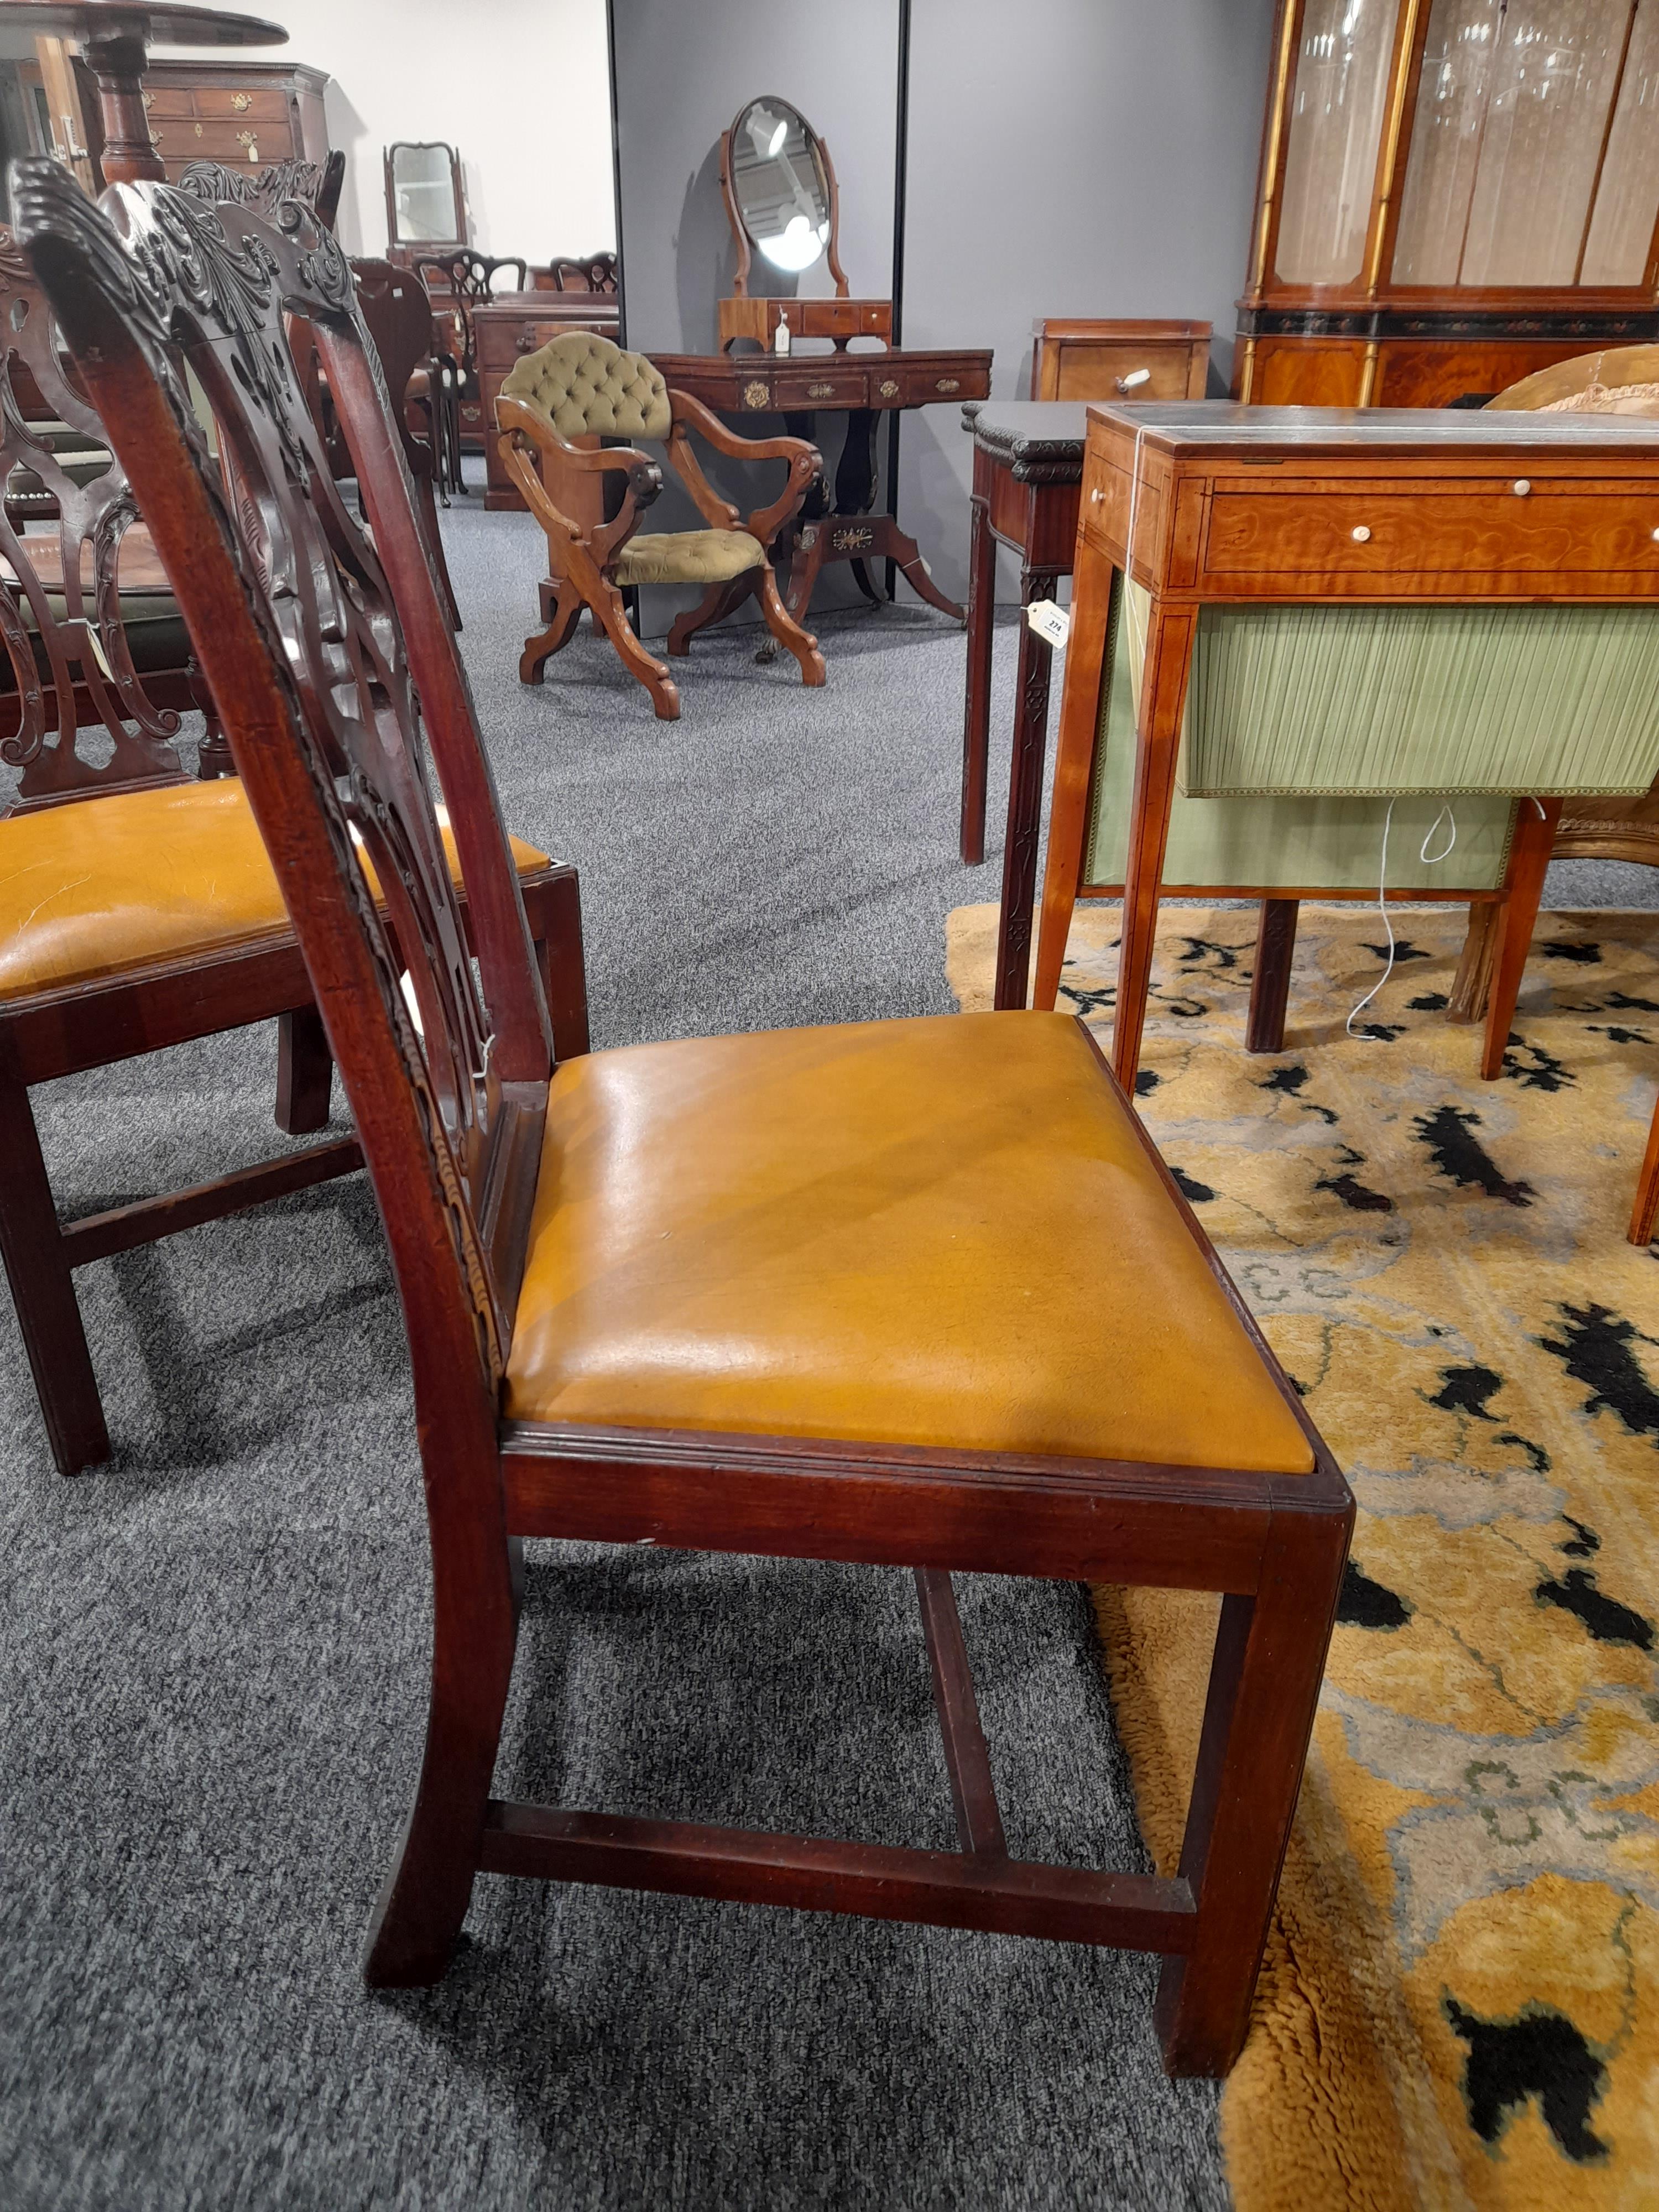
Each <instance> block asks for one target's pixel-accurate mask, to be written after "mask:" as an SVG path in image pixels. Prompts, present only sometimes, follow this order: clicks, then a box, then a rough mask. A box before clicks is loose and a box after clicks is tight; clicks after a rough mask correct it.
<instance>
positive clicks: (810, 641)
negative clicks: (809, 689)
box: [750, 562, 825, 684]
mask: <svg viewBox="0 0 1659 2212" xmlns="http://www.w3.org/2000/svg"><path fill="white" fill-rule="evenodd" d="M750 574H751V575H752V576H753V577H754V579H755V596H756V598H757V599H759V601H760V605H761V612H762V614H763V615H764V616H765V617H766V627H767V628H768V629H769V630H770V631H771V633H772V635H773V636H774V637H775V638H776V640H777V641H778V643H779V644H780V645H781V646H787V647H788V649H789V651H790V652H791V653H793V654H794V656H795V659H797V660H798V661H799V664H800V680H801V682H802V683H803V684H822V683H823V681H824V680H825V670H824V665H823V654H822V653H820V652H819V651H818V641H817V638H816V637H814V636H813V635H812V633H811V630H808V629H802V628H801V626H800V624H799V623H798V622H797V621H796V620H795V618H794V617H793V615H792V614H791V613H790V611H789V610H788V608H787V607H786V606H785V605H784V604H783V601H782V600H781V599H780V598H779V597H778V582H777V578H776V577H775V575H774V574H772V568H771V564H770V562H768V563H767V565H766V566H765V567H764V568H755V569H751V570H750ZM803 611H804V610H803Z"/></svg>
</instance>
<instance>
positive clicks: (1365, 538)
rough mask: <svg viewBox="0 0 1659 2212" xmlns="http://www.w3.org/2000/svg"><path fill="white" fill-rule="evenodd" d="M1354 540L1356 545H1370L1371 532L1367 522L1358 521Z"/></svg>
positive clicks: (1355, 526)
mask: <svg viewBox="0 0 1659 2212" xmlns="http://www.w3.org/2000/svg"><path fill="white" fill-rule="evenodd" d="M1353 542H1354V544H1356V545H1369V544H1370V542H1371V533H1370V528H1369V527H1368V526H1367V525H1366V524H1364V523H1363V522H1358V523H1356V524H1355V525H1354V532H1353Z"/></svg>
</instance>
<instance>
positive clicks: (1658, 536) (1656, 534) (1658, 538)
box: [1653, 530, 1659, 544]
mask: <svg viewBox="0 0 1659 2212" xmlns="http://www.w3.org/2000/svg"><path fill="white" fill-rule="evenodd" d="M1653 535H1654V540H1655V543H1656V544H1659V530H1656V531H1655V532H1654V533H1653Z"/></svg>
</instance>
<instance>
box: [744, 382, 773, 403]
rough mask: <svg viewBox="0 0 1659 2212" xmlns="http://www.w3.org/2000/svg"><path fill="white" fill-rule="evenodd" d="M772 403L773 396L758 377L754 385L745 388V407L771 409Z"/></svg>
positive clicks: (747, 385) (746, 385)
mask: <svg viewBox="0 0 1659 2212" xmlns="http://www.w3.org/2000/svg"><path fill="white" fill-rule="evenodd" d="M771 403H772V394H771V392H770V391H769V389H768V387H767V386H765V385H764V384H763V383H762V382H761V380H760V379H759V377H757V378H756V379H755V380H754V381H753V383H752V384H745V385H744V387H743V404H744V406H745V407H769V406H770V404H771Z"/></svg>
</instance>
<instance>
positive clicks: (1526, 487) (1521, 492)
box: [1513, 477, 1532, 499]
mask: <svg viewBox="0 0 1659 2212" xmlns="http://www.w3.org/2000/svg"><path fill="white" fill-rule="evenodd" d="M1513 489H1514V492H1515V495H1516V498H1517V499H1524V498H1525V497H1526V495H1527V494H1528V492H1529V491H1530V490H1531V489H1532V484H1531V483H1530V481H1529V480H1528V478H1527V477H1516V480H1515V483H1514V486H1513Z"/></svg>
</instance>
